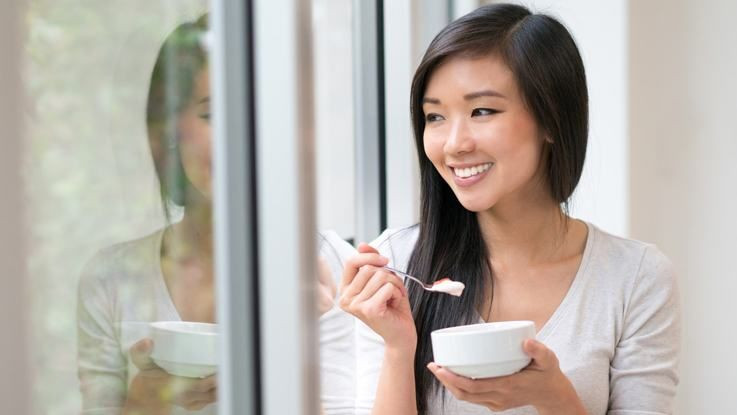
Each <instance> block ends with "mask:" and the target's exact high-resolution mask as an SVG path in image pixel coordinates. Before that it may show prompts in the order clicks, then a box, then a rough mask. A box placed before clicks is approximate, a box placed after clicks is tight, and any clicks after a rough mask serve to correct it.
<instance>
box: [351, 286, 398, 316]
mask: <svg viewBox="0 0 737 415" xmlns="http://www.w3.org/2000/svg"><path fill="white" fill-rule="evenodd" d="M402 296H403V295H402V292H401V291H400V290H399V289H398V288H397V287H396V285H394V284H392V283H390V282H387V283H385V284H384V285H383V286H381V287H380V288H379V290H378V291H376V293H375V294H374V295H373V296H372V297H371V298H369V299H368V300H367V301H365V302H363V303H360V305H358V307H359V308H360V309H362V310H363V313H364V314H366V315H367V316H370V317H377V316H378V317H383V316H384V314H385V313H386V311H387V310H388V309H389V305H388V304H389V303H391V302H392V301H400V300H401V299H402Z"/></svg>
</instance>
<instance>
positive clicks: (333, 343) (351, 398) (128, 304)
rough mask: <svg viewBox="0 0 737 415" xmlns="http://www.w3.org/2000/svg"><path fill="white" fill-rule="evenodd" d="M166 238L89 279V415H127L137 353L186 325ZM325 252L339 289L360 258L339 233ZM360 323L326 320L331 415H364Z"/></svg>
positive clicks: (324, 362) (83, 297)
mask: <svg viewBox="0 0 737 415" xmlns="http://www.w3.org/2000/svg"><path fill="white" fill-rule="evenodd" d="M162 236H163V230H161V231H158V232H155V233H153V234H151V235H149V236H147V237H144V238H141V239H137V240H134V241H130V242H124V243H120V244H116V245H114V246H112V247H109V248H106V249H104V250H102V251H101V252H99V253H98V254H97V255H95V257H94V258H93V259H92V260H91V261H90V262H89V264H87V266H86V267H85V270H84V271H83V274H82V276H81V279H80V282H79V290H78V310H77V332H78V333H77V336H78V347H77V349H78V369H79V379H80V386H81V392H82V404H83V410H82V413H83V414H87V415H89V414H96V415H102V414H104V415H114V414H115V415H117V414H120V412H121V409H122V407H123V405H124V403H125V398H126V393H127V388H128V385H129V384H130V381H131V380H132V379H133V377H134V376H135V375H136V374H137V373H138V370H137V368H136V367H135V365H133V363H132V362H131V361H130V356H129V353H128V351H129V349H130V347H131V346H132V345H133V344H135V343H136V342H137V341H139V340H141V339H143V338H145V337H149V335H150V329H149V323H150V322H152V321H181V318H180V316H179V313H178V312H177V310H176V308H175V306H174V303H173V302H172V299H171V296H170V295H169V291H168V289H167V287H166V283H165V282H164V277H163V274H162V272H161V242H162ZM318 244H319V255H320V256H322V257H323V258H324V259H325V260H326V262H327V264H328V265H329V267H330V271H331V273H332V275H333V280H334V282H335V285H336V287H337V286H338V285H339V284H340V277H341V274H342V270H343V264H344V263H345V260H346V259H347V258H349V257H350V256H352V255H353V254H355V253H356V251H355V249H354V248H353V247H352V246H351V245H350V244H348V243H347V242H346V241H344V240H343V239H341V238H340V236H338V234H336V233H335V232H333V231H325V232H321V233H320V234H318ZM356 321H358V320H356V319H355V318H354V317H353V316H351V315H349V314H347V313H345V312H343V311H342V310H340V309H339V308H338V307H333V308H332V309H331V310H329V311H328V312H326V313H325V314H323V315H322V316H321V317H320V319H319V336H318V338H319V342H320V368H321V371H320V378H321V384H322V387H321V401H322V405H323V409H324V411H325V413H326V415H332V414H354V413H355V412H356V411H357V390H358V388H357V380H356V379H357V372H356V367H357V366H356V345H357V341H356V339H357V337H356V333H357V330H356ZM285 399H289V397H285ZM364 401H366V400H365V399H364ZM370 404H371V402H368V403H367V405H370ZM368 408H369V409H370V407H368ZM216 413H217V404H211V405H209V406H207V407H205V408H203V409H202V410H200V411H187V410H185V409H183V408H181V407H174V408H173V411H172V414H174V415H177V414H198V415H204V414H207V415H214V414H216Z"/></svg>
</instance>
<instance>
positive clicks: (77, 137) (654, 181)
mask: <svg viewBox="0 0 737 415" xmlns="http://www.w3.org/2000/svg"><path fill="white" fill-rule="evenodd" d="M211 3H218V2H216V1H212V2H208V1H207V0H154V1H151V0H147V1H143V0H114V1H113V0H110V1H104V2H100V1H97V2H95V1H68V0H26V1H25V2H20V1H15V2H13V1H11V3H7V4H4V5H2V6H0V16H2V17H1V19H2V21H0V22H2V23H5V24H2V25H0V26H1V27H4V28H5V29H3V30H5V32H0V38H2V44H1V45H2V47H3V51H2V53H3V56H6V57H7V59H5V58H4V59H2V60H0V71H2V72H0V74H3V75H4V76H0V86H1V88H0V91H2V94H0V96H1V97H2V98H1V99H2V100H3V102H2V105H3V107H2V109H3V111H0V112H1V114H0V120H2V121H3V124H2V125H5V126H7V129H6V130H5V131H4V132H3V139H2V142H3V147H4V148H5V149H4V150H2V151H0V169H1V170H0V176H2V181H1V182H0V183H2V186H3V187H2V194H3V195H7V196H6V197H7V202H6V203H3V204H0V205H1V206H0V216H1V217H2V220H1V221H0V224H2V226H3V227H2V229H0V233H2V236H0V238H1V239H0V242H1V243H2V245H0V251H3V252H2V253H0V255H1V256H0V259H2V260H1V261H0V264H1V266H2V268H3V269H4V270H5V271H4V272H3V275H2V277H3V283H4V285H5V289H4V290H3V293H2V294H0V300H2V301H0V303H2V304H3V305H2V306H0V307H2V308H1V309H0V311H2V315H3V317H2V318H3V320H2V321H3V323H4V324H5V323H7V325H8V327H15V328H16V329H17V330H18V331H17V333H20V336H18V337H19V339H8V341H6V340H3V342H2V343H3V345H2V346H0V352H2V353H0V354H2V355H3V356H5V357H4V359H6V360H3V363H4V364H5V363H7V364H8V365H19V366H8V367H19V368H30V369H29V370H24V372H25V373H24V374H23V375H22V376H20V377H19V378H14V379H21V380H22V379H23V378H24V377H25V381H23V382H17V381H13V380H10V381H8V380H4V381H3V382H7V385H5V384H3V385H5V386H7V388H5V387H2V388H0V390H2V391H1V392H0V394H3V393H7V394H8V395H0V396H1V397H2V399H0V401H2V402H5V403H4V404H0V405H11V406H8V408H14V407H13V406H12V405H13V401H14V400H19V399H22V398H20V397H22V396H25V397H26V398H27V401H28V404H27V405H25V404H23V405H25V406H23V408H24V410H23V412H5V411H0V412H3V413H29V414H31V413H32V414H73V413H79V411H80V407H81V398H80V394H79V384H78V381H77V373H76V370H77V366H76V365H77V361H76V304H77V297H76V296H77V283H78V279H79V275H80V273H81V271H82V268H83V267H84V265H85V264H86V263H87V262H88V261H89V260H90V258H91V257H92V256H93V255H94V254H95V253H96V252H98V251H99V250H100V249H102V248H104V247H106V246H109V245H111V244H113V243H116V242H121V241H127V240H131V239H135V238H138V237H141V236H144V235H147V234H149V233H151V232H153V231H155V230H156V229H159V228H161V227H162V226H164V224H165V222H164V216H163V214H162V212H163V211H162V202H161V199H160V195H159V187H158V186H159V185H158V182H157V178H156V175H155V172H154V169H153V164H152V161H151V157H150V153H149V149H148V144H147V138H146V134H147V133H146V125H145V122H144V121H145V120H144V114H145V105H146V92H147V88H148V82H149V77H150V73H151V68H152V66H153V63H154V60H155V57H156V54H157V52H158V48H159V46H160V45H161V42H162V41H163V39H164V38H165V37H166V36H167V34H168V33H170V32H171V31H172V30H173V29H174V28H175V27H176V26H177V25H178V24H180V23H181V22H184V21H188V20H192V19H195V18H196V17H197V16H199V15H201V14H202V13H204V12H206V11H208V10H210V8H211V7H213V6H212V4H211ZM257 3H258V2H257ZM275 3H279V2H275ZM296 3H301V4H303V5H306V7H307V8H308V9H309V10H310V17H309V22H310V24H311V29H310V33H308V35H309V36H311V45H312V48H311V49H312V50H311V59H312V62H311V63H310V65H311V77H312V79H311V82H312V97H313V108H312V111H313V113H314V163H315V175H314V180H315V186H314V189H315V191H314V199H315V202H316V209H315V215H314V216H315V218H314V220H315V222H316V228H317V229H318V230H322V231H327V230H333V231H335V233H336V234H337V235H339V236H340V237H341V238H342V239H344V240H347V241H349V242H351V243H353V242H358V241H366V240H370V239H373V238H374V237H376V236H378V234H379V233H380V231H381V230H382V229H383V228H386V227H398V226H403V225H408V224H412V223H414V222H416V220H417V212H418V196H419V184H418V175H417V167H416V160H415V153H414V152H415V150H414V145H413V143H412V137H411V127H410V122H409V121H410V120H409V109H408V102H409V99H408V97H409V84H410V80H411V77H412V74H413V71H414V68H415V65H416V64H417V63H418V62H419V59H420V57H421V54H422V53H423V51H424V48H425V47H426V46H427V44H428V43H429V41H430V39H432V37H433V36H434V34H435V33H437V31H438V30H439V29H440V28H442V27H443V26H444V25H445V24H447V22H449V21H450V20H452V19H454V18H455V17H458V16H461V15H463V14H465V13H467V12H469V11H471V10H473V9H474V8H475V7H478V6H479V5H481V4H485V3H489V2H488V1H474V0H466V1H462V0H456V1H453V0H442V1H440V0H392V1H383V2H381V1H380V2H375V1H371V2H361V1H360V0H357V1H350V0H313V1H304V2H285V6H284V7H286V9H285V10H287V12H288V11H290V10H291V9H290V7H293V6H294V4H296ZM367 3H370V5H369V6H368V7H369V8H367V5H366V4H367ZM521 3H522V4H524V5H527V6H529V7H531V8H532V9H533V10H534V11H538V12H543V13H548V14H551V15H553V16H556V17H559V18H560V19H561V20H562V22H563V23H564V24H566V25H567V27H568V28H569V29H570V30H571V32H572V34H573V35H574V37H575V39H576V41H577V43H578V45H579V48H580V49H581V52H582V55H583V59H584V63H585V65H586V70H587V76H588V80H589V93H590V110H591V113H590V114H591V129H590V137H589V140H590V141H589V143H590V144H589V149H588V154H587V160H586V166H585V170H584V176H583V178H582V182H581V184H580V186H579V189H578V190H577V191H576V193H575V195H574V197H573V202H572V214H573V216H576V217H580V218H582V219H585V220H588V221H591V222H593V223H595V224H597V225H598V226H600V227H601V228H603V229H605V230H607V231H609V232H612V233H615V234H618V235H622V236H626V237H631V238H635V239H640V240H644V241H647V242H652V243H655V244H657V245H658V247H659V248H660V249H661V250H662V251H663V252H665V253H666V255H668V256H669V257H670V258H671V260H672V261H673V262H674V263H675V265H676V269H677V271H678V276H679V283H680V289H681V298H682V305H683V317H684V331H683V344H682V362H681V384H680V387H679V392H678V396H677V404H676V413H678V414H681V415H685V414H728V413H737V394H735V393H733V392H732V389H733V387H734V386H735V385H737V356H736V355H735V353H734V352H733V344H734V343H735V342H737V334H734V332H733V330H732V329H731V328H732V326H733V325H734V321H735V318H734V315H735V309H734V304H735V301H734V293H735V292H737V271H735V266H734V264H733V258H734V257H733V256H732V255H735V251H736V250H737V242H735V235H737V165H736V164H735V163H734V160H735V158H737V133H736V132H735V129H734V121H735V118H736V117H737V77H735V74H737V48H735V47H734V45H735V44H737V27H736V26H735V25H734V24H733V23H734V22H733V20H734V16H737V2H734V1H732V0H706V1H701V2H693V1H686V0H669V1H665V0H649V1H635V0H607V1H604V0H600V1H599V0H597V1H591V0H546V1H545V0H539V1H525V2H521ZM376 4H380V5H381V7H380V8H379V9H375V8H374V9H371V7H374V6H375V5H376ZM3 8H4V9H3ZM376 10H379V11H380V13H379V14H377V15H372V13H375V12H376ZM285 13H286V12H285ZM285 21H287V22H288V21H290V20H285ZM260 24H265V23H264V22H261V23H260ZM268 24H269V25H274V26H278V25H280V24H284V23H283V22H282V21H278V20H275V21H270V22H268ZM269 45H270V44H269V42H266V41H261V42H260V43H259V41H258V40H257V41H256V44H255V47H256V49H258V48H259V47H262V48H269V47H270V46H269ZM374 63H378V65H374ZM18 67H20V68H22V70H21V71H20V72H17V70H16V69H13V68H18ZM5 75H7V76H5ZM212 76H218V75H217V74H215V75H212ZM256 85H257V88H258V87H259V85H258V83H257V84H256ZM231 87H233V88H237V87H238V86H237V85H233V86H231ZM261 87H262V88H263V89H264V90H265V91H266V90H268V88H269V87H270V86H269V85H261ZM18 97H23V99H22V100H19V99H18ZM18 102H22V103H23V104H22V105H20V106H18V105H15V104H17V103H18ZM284 105H289V103H288V102H287V103H285V104H284ZM21 133H22V135H21ZM270 139H272V140H277V139H278V138H276V137H270ZM272 191H277V189H273V190H272ZM19 241H22V243H19ZM19 276H21V278H18V277H19ZM4 337H5V336H4ZM19 348H20V349H19ZM18 350H22V351H23V353H19V352H18ZM14 356H20V357H21V358H20V359H16V358H14ZM322 358H323V359H324V358H326V357H325V356H322ZM328 358H329V357H328ZM20 370H23V369H20ZM24 384H25V385H27V387H24V386H23V385H24ZM14 388H16V389H14ZM17 388H20V390H23V391H25V392H23V393H20V394H16V393H14V392H12V391H13V390H17ZM18 405H20V404H18ZM18 407H20V406H18ZM0 408H2V406H0ZM15 408H17V407H15ZM305 413H308V412H305Z"/></svg>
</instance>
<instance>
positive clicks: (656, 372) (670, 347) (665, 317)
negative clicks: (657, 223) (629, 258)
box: [607, 247, 681, 415]
mask: <svg viewBox="0 0 737 415" xmlns="http://www.w3.org/2000/svg"><path fill="white" fill-rule="evenodd" d="M637 278H638V279H637V280H636V281H635V284H634V286H633V289H632V292H631V294H630V296H629V299H628V301H627V303H626V306H625V311H624V326H623V329H622V334H621V338H620V339H619V341H618V343H617V347H616V349H615V351H614V357H613V358H612V361H611V367H610V369H609V379H610V382H609V389H610V394H609V396H610V400H609V411H608V412H607V413H608V414H610V415H615V414H630V413H635V412H637V413H640V412H647V413H652V414H670V413H672V412H673V403H674V400H675V394H676V388H677V386H678V358H679V353H680V343H681V341H680V340H681V323H680V306H679V294H678V286H677V283H676V276H675V272H674V268H673V266H672V264H671V262H670V261H669V260H668V258H666V257H665V255H663V254H662V253H661V252H660V251H658V250H657V248H655V247H649V248H648V249H647V251H646V253H645V256H644V258H643V260H642V264H641V266H640V272H639V273H638V276H637Z"/></svg>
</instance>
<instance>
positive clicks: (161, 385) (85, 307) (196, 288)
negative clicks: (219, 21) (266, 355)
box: [78, 15, 346, 415]
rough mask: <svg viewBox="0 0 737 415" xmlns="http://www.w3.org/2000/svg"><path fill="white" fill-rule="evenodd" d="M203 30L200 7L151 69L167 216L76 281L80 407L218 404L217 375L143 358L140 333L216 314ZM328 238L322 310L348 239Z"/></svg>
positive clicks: (151, 132)
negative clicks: (189, 372)
mask: <svg viewBox="0 0 737 415" xmlns="http://www.w3.org/2000/svg"><path fill="white" fill-rule="evenodd" d="M206 32H207V16H206V15H205V16H203V17H201V18H200V19H198V20H197V21H195V22H189V23H184V24H182V25H180V26H179V27H177V28H176V30H174V32H172V33H171V34H170V35H169V36H168V37H167V39H166V40H165V42H164V44H163V45H162V47H161V49H160V51H159V54H158V57H157V59H156V63H155V66H154V69H153V72H152V75H151V83H150V86H149V94H148V102H147V108H146V123H147V126H148V136H149V144H150V147H151V152H152V156H153V161H154V166H155V168H156V173H157V176H158V178H159V183H160V185H161V196H162V199H163V201H164V202H165V203H164V204H165V206H166V210H165V213H166V217H167V219H168V221H169V224H168V225H167V226H166V227H165V228H164V229H161V230H160V231H158V232H155V233H153V234H152V235H149V236H146V237H144V238H141V239H138V240H135V241H130V242H126V243H122V244H118V245H115V246H112V247H110V248H107V249H105V250H103V251H102V252H100V253H99V254H97V255H96V256H95V258H93V260H92V261H91V262H90V264H89V265H88V266H87V267H86V269H85V272H84V275H83V276H82V278H81V280H80V284H79V295H78V299H79V300H78V301H79V306H78V336H79V341H78V349H79V351H78V354H79V378H80V384H81V389H82V395H83V396H82V397H83V413H95V414H100V413H104V414H121V413H122V414H131V415H133V414H177V413H198V414H215V413H217V409H216V407H215V405H212V404H213V403H214V402H215V401H216V397H217V396H216V395H217V385H216V377H215V376H214V375H213V376H210V377H208V378H205V379H190V378H183V377H177V376H172V375H169V374H168V373H166V372H165V371H164V370H162V369H161V368H160V367H158V366H157V365H156V364H155V363H154V362H153V360H152V359H151V357H150V354H151V351H152V348H153V343H152V341H151V339H149V338H147V336H148V325H149V322H152V321H179V320H182V321H196V322H210V323H214V322H215V307H214V300H215V296H214V289H215V280H214V275H213V245H212V244H213V241H212V213H213V211H212V185H211V183H212V177H211V129H210V88H209V73H208V61H207V51H206V50H205V49H204V48H203V44H204V42H203V39H204V38H205V37H204V35H205V34H206ZM177 206H178V208H176V207H177ZM182 210H183V214H182V213H181V211H182ZM180 215H181V218H179V216H180ZM336 238H337V236H335V235H332V234H328V235H327V236H323V237H322V239H321V254H323V256H324V258H323V257H321V260H320V276H319V281H320V287H319V289H318V290H316V291H317V292H318V293H319V299H318V304H319V308H320V310H319V311H320V313H321V314H323V313H327V311H329V310H330V309H331V308H332V307H333V302H334V297H335V284H334V281H333V278H332V275H333V274H334V273H333V272H332V271H331V267H332V268H338V269H339V268H340V267H341V266H342V263H341V262H340V260H341V257H339V255H338V254H337V253H336V252H339V251H336V249H338V250H340V249H343V250H344V247H343V246H337V245H339V244H340V242H342V244H346V243H345V242H344V241H339V238H337V239H336ZM336 262H337V265H336ZM337 273H339V272H337ZM339 317H340V316H338V315H336V313H331V314H330V315H329V316H328V318H327V319H324V320H329V321H325V322H326V323H328V324H333V325H334V324H336V323H335V321H334V320H335V319H336V318H339Z"/></svg>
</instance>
